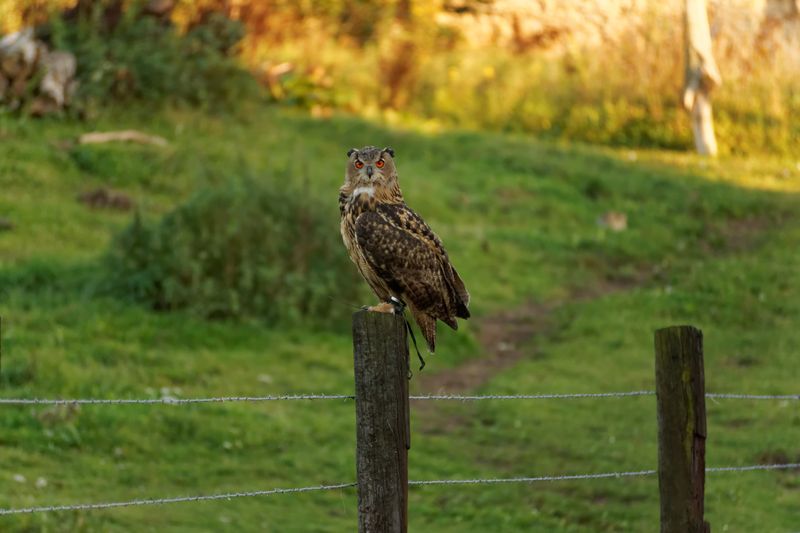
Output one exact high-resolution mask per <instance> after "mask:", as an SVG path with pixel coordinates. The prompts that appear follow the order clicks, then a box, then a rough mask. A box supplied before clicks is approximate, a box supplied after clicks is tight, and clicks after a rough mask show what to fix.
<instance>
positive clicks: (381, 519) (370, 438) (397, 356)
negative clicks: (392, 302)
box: [353, 311, 411, 533]
mask: <svg viewBox="0 0 800 533" xmlns="http://www.w3.org/2000/svg"><path fill="white" fill-rule="evenodd" d="M353 359H354V366H355V380H356V471H357V480H358V531H359V533H406V531H407V530H408V449H409V447H410V442H411V441H410V438H411V437H410V424H409V406H408V345H407V344H406V324H405V319H404V318H403V317H402V316H399V315H394V314H389V313H375V312H370V311H359V312H357V313H355V314H353Z"/></svg>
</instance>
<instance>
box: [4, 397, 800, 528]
mask: <svg viewBox="0 0 800 533" xmlns="http://www.w3.org/2000/svg"><path fill="white" fill-rule="evenodd" d="M655 394H656V393H655V391H650V390H639V391H624V392H600V393H564V394H486V395H459V394H429V395H416V396H410V399H411V400H420V401H464V402H467V401H470V402H471V401H483V400H551V399H580V398H624V397H636V396H655ZM706 397H707V398H715V399H741V400H800V394H774V395H773V394H739V393H707V394H706ZM353 399H355V396H353V395H349V394H293V395H276V396H219V397H206V398H174V397H162V398H72V399H68V398H67V399H52V398H0V404H4V405H98V404H99V405H107V404H112V405H120V404H121V405H131V404H134V405H137V404H138V405H154V404H161V405H184V404H209V403H231V402H271V401H298V400H339V401H341V400H353ZM785 469H800V463H782V464H766V465H750V466H728V467H713V468H706V472H747V471H759V470H761V471H763V470H785ZM656 473H657V471H656V470H639V471H629V472H605V473H590V474H566V475H554V476H537V477H512V478H476V479H434V480H419V481H409V482H408V484H409V486H430V485H478V484H499V483H538V482H550V481H573V480H589V479H608V478H616V479H621V478H628V477H639V476H651V475H654V474H656ZM356 486H357V484H356V483H353V482H350V483H337V484H330V485H315V486H308V487H297V488H276V489H269V490H256V491H243V492H229V493H221V494H210V495H198V496H179V497H167V498H152V499H139V500H130V501H120V502H101V503H81V504H69V505H49V506H40V507H24V508H0V515H15V514H32V513H45V512H56V511H88V510H101V509H113V508H118V507H133V506H144V505H163V504H171V503H186V502H201V501H213V500H232V499H234V498H245V497H256V496H269V495H276V494H291V493H303V492H315V491H327V490H336V489H347V488H353V487H356Z"/></svg>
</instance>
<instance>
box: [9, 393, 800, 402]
mask: <svg viewBox="0 0 800 533" xmlns="http://www.w3.org/2000/svg"><path fill="white" fill-rule="evenodd" d="M655 394H656V392H655V391H651V390H639V391H628V392H593V393H565V394H477V395H462V394H425V395H416V396H409V399H411V400H420V401H426V400H442V401H446V400H454V401H462V402H472V401H483V400H564V399H579V398H624V397H631V396H655ZM706 398H709V399H736V400H800V394H738V393H716V392H713V393H706ZM353 399H355V396H353V395H352V394H288V395H281V396H219V397H209V398H173V397H163V398H108V399H106V398H74V399H69V398H64V399H60V398H0V405H94V404H100V405H102V404H123V405H129V404H143V405H152V404H160V405H183V404H194V403H233V402H274V401H294V400H353Z"/></svg>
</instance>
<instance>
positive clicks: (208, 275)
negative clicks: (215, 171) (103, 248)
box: [106, 181, 361, 321]
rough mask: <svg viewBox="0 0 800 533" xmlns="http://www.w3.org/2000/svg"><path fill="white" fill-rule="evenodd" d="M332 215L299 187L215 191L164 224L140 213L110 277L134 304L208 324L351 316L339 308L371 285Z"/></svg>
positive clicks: (121, 240)
mask: <svg viewBox="0 0 800 533" xmlns="http://www.w3.org/2000/svg"><path fill="white" fill-rule="evenodd" d="M328 213H330V215H331V216H329V215H328ZM332 215H333V208H332V207H330V206H328V205H327V204H323V203H321V201H319V200H317V199H316V198H313V197H310V195H309V192H308V191H305V190H300V189H297V188H291V187H290V188H288V189H278V188H277V187H275V186H268V185H265V184H262V183H256V182H253V181H240V182H236V183H235V184H233V185H229V186H224V187H223V186H218V187H213V188H209V189H207V190H205V191H202V192H200V193H198V194H196V195H195V196H194V197H193V198H191V199H190V200H188V201H187V202H186V203H185V204H183V205H181V206H179V207H178V208H176V209H175V210H174V211H172V212H171V213H169V214H167V215H166V216H164V218H163V219H162V220H161V221H160V222H159V223H157V224H148V223H146V222H145V221H143V220H142V218H141V216H139V215H138V214H137V215H136V216H135V218H134V221H133V223H132V224H131V225H130V226H129V227H128V228H127V229H125V230H124V231H123V232H122V233H121V234H119V235H118V236H117V238H116V239H115V240H114V242H113V244H112V247H111V250H110V253H109V254H108V257H107V261H106V266H107V269H108V270H107V271H108V274H109V280H110V282H111V285H112V287H113V290H114V291H115V292H116V293H117V294H119V295H122V296H124V297H126V298H131V299H134V300H136V301H139V302H144V303H146V304H147V305H150V306H152V307H153V308H155V309H161V310H169V309H187V310H190V311H192V312H195V313H197V314H200V315H201V316H204V317H208V318H234V317H245V316H252V317H261V318H264V319H268V320H281V321H297V320H299V319H302V318H320V319H325V318H330V317H331V316H332V315H334V314H336V315H341V314H342V305H341V303H337V302H336V301H337V300H340V299H342V298H344V300H343V301H350V300H352V299H353V294H354V293H357V292H358V291H359V287H360V285H361V284H360V282H359V281H358V279H357V277H356V275H355V269H354V268H353V265H352V264H351V263H350V261H349V260H348V258H347V254H346V252H345V250H344V247H343V246H342V244H341V241H340V239H339V237H338V230H337V224H336V222H337V221H336V219H335V217H334V216H332Z"/></svg>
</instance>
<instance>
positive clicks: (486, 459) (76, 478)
mask: <svg viewBox="0 0 800 533" xmlns="http://www.w3.org/2000/svg"><path fill="white" fill-rule="evenodd" d="M129 127H130V128H138V129H143V130H146V131H149V132H151V133H156V134H160V135H163V136H165V137H167V138H168V139H169V140H170V141H171V145H170V147H169V148H167V149H158V148H150V147H141V146H133V145H118V146H117V145H115V146H111V145H108V146H97V147H79V146H74V145H71V144H70V143H69V142H68V141H70V140H71V139H74V138H75V137H76V136H77V135H78V134H79V133H82V132H84V131H86V130H88V129H97V130H103V129H122V128H129ZM0 139H2V142H1V143H0V190H1V191H2V193H1V194H0V216H2V217H4V218H7V219H9V220H10V221H11V222H13V224H14V225H15V227H14V229H12V230H10V231H5V232H0V315H2V317H3V361H2V374H0V384H2V394H3V396H6V397H12V396H14V397H34V396H38V397H56V396H64V397H76V396H99V397H159V396H162V395H172V396H181V397H190V396H211V395H257V394H258V395H263V394H284V393H303V392H319V393H348V392H349V391H351V390H352V366H351V365H352V362H351V359H350V347H351V340H350V336H349V325H348V320H349V314H350V313H351V311H352V309H351V307H350V306H349V304H351V303H352V304H360V303H363V302H365V301H371V298H370V297H368V296H366V295H365V293H362V294H359V295H354V296H353V301H352V302H335V303H332V304H331V305H335V306H337V309H339V310H340V314H339V315H338V317H337V319H336V320H335V321H334V323H333V324H332V326H331V328H330V329H326V330H324V331H323V330H315V331H308V330H306V329H304V328H302V327H300V326H281V327H276V326H275V325H274V324H269V323H264V322H259V321H257V320H249V321H238V322H233V321H228V322H226V321H211V322H209V321H205V320H202V319H200V318H198V317H196V316H194V315H191V314H188V313H181V312H175V313H158V312H153V311H151V310H148V309H147V308H144V307H141V306H137V305H133V304H130V303H126V302H124V301H119V300H115V299H113V298H111V297H109V296H106V295H104V294H103V292H102V291H100V290H98V288H97V285H98V281H97V280H98V279H99V278H100V277H101V275H102V271H101V268H102V267H101V264H102V263H101V258H102V255H103V254H104V253H105V250H106V249H107V247H108V244H109V242H110V239H111V237H112V236H113V235H114V234H115V233H116V232H118V231H119V230H120V229H121V228H123V227H124V226H125V225H127V224H128V223H129V222H130V220H131V215H130V214H129V213H119V212H114V211H105V210H90V209H88V208H87V207H86V206H84V205H82V204H81V203H79V202H77V201H76V196H77V195H78V194H79V193H81V192H85V191H86V190H90V189H92V188H95V187H99V186H108V187H112V188H114V189H116V190H120V191H123V192H125V193H126V194H128V195H130V197H131V198H132V199H133V200H134V201H135V202H136V203H137V205H138V206H139V208H140V209H141V210H142V211H143V213H144V215H145V216H147V217H157V216H159V215H160V214H162V213H164V212H166V211H168V210H169V209H171V208H172V207H173V206H174V205H176V204H177V203H179V202H181V201H182V200H183V199H185V198H186V197H188V196H189V195H190V194H191V193H192V192H193V191H195V190H197V189H199V188H202V187H205V186H207V185H208V184H212V183H217V184H218V183H225V182H226V181H228V180H232V179H233V178H234V177H236V176H241V175H251V176H259V177H260V179H264V180H275V181H278V182H279V183H281V182H289V181H297V182H306V183H308V184H310V186H311V187H313V188H314V189H318V190H319V191H321V192H327V194H328V195H329V197H330V199H331V201H330V207H329V209H328V211H326V213H325V216H328V217H329V218H330V225H331V226H330V227H331V231H330V238H331V239H338V238H339V237H338V226H337V224H338V220H337V218H338V213H337V207H336V194H337V188H338V186H339V184H340V182H341V180H342V172H343V165H344V161H345V155H344V153H345V151H346V150H347V148H349V147H350V146H361V145H364V144H381V145H391V146H393V147H394V148H395V149H396V152H397V158H398V165H399V169H400V173H401V184H402V186H403V187H404V191H405V194H406V197H407V200H408V202H409V203H410V204H411V205H412V206H413V207H414V208H415V209H416V210H418V211H419V212H420V213H421V214H422V215H423V216H424V217H425V218H426V219H427V220H428V221H429V222H430V223H431V225H432V226H433V228H434V229H435V230H436V231H437V232H438V233H439V235H440V236H441V237H442V238H443V240H444V242H445V243H446V244H447V246H448V249H449V252H450V255H451V257H452V258H453V261H454V262H455V264H456V265H457V266H458V269H459V271H460V272H461V273H462V275H463V277H464V279H465V280H466V282H467V285H468V287H469V288H470V290H471V292H472V295H473V302H474V303H473V307H472V309H473V311H474V315H475V320H472V321H469V322H467V323H465V324H464V327H463V328H462V329H461V330H460V331H459V332H458V333H457V334H456V333H452V332H449V331H444V330H443V329H440V335H441V340H440V342H439V343H438V344H439V346H440V350H439V353H437V354H436V356H435V357H432V358H430V359H429V360H428V367H427V368H426V370H425V372H432V373H435V372H447V371H450V370H451V369H452V368H455V367H457V366H458V365H459V364H460V363H462V362H464V361H466V360H468V359H473V358H478V357H481V356H482V354H483V352H484V351H485V350H486V349H487V347H483V346H481V344H480V331H479V324H480V321H481V317H486V316H489V315H491V314H493V313H496V312H499V311H503V310H506V309H509V308H515V307H517V306H522V305H530V304H531V302H533V303H534V304H537V303H548V304H550V303H554V302H560V305H555V306H554V307H555V310H554V311H553V312H552V314H551V316H549V317H548V319H547V322H548V325H547V326H546V327H544V326H541V325H539V324H534V326H536V327H537V330H538V331H540V333H539V334H538V335H536V336H535V337H534V338H533V339H532V341H531V343H530V345H528V346H525V349H526V351H527V353H528V354H529V355H528V356H527V357H525V358H523V359H522V360H521V361H520V362H519V363H518V364H516V365H515V366H514V367H513V368H511V369H508V370H505V371H503V372H501V373H499V374H498V375H495V376H488V377H487V378H488V381H487V383H486V384H485V385H483V386H482V387H481V388H480V389H479V391H478V392H486V393H490V392H491V393H535V392H542V393H544V392H597V391H615V390H635V389H652V388H653V383H652V376H653V366H652V365H653V356H652V331H653V329H655V328H657V327H661V326H664V325H669V324H673V323H692V324H694V325H696V326H698V327H700V328H702V329H703V331H704V334H705V339H706V379H707V388H708V390H709V391H711V392H753V393H756V392H757V393H785V394H788V393H797V392H798V391H797V383H798V382H800V379H799V378H800V366H798V363H797V356H798V354H799V353H800V333H799V332H798V329H797V327H796V323H797V317H798V313H800V307H798V304H797V302H798V301H800V268H798V266H800V258H798V252H797V247H796V243H797V241H798V239H800V210H798V206H799V205H798V200H799V198H798V196H797V194H796V191H797V189H798V184H800V169H799V168H797V166H796V165H797V162H796V161H793V160H787V159H777V158H766V157H764V158H761V159H759V160H755V159H748V160H744V159H737V158H724V159H722V160H720V161H717V162H706V161H703V160H699V159H697V158H695V157H693V156H689V155H683V154H678V153H674V152H673V153H670V152H658V151H652V152H643V151H637V152H631V151H616V150H611V149H599V148H588V147H584V146H579V145H568V144H554V143H545V142H538V141H535V140H532V139H529V138H525V137H518V136H508V135H495V134H480V133H463V132H448V131H438V132H431V131H426V130H424V129H421V128H418V129H415V128H411V127H407V128H384V127H381V126H377V125H375V124H373V123H370V122H364V121H360V120H357V119H353V118H343V117H334V118H331V119H325V120H315V119H311V118H308V117H305V116H302V115H299V114H294V113H290V112H286V111H278V110H275V109H261V108H253V109H250V110H248V112H246V113H241V114H239V115H235V116H229V115H211V114H204V113H200V112H192V111H179V110H174V111H166V112H162V113H158V114H148V113H146V112H144V111H143V110H137V109H133V110H128V111H119V110H118V111H115V112H108V113H107V114H105V115H103V116H101V117H99V118H98V120H97V122H96V123H94V124H91V125H87V124H82V123H79V122H72V121H60V120H55V119H45V120H41V121H31V120H27V119H15V118H13V119H12V118H10V117H8V116H4V115H3V116H0ZM612 210H613V211H620V212H624V213H625V214H626V215H627V218H628V226H629V227H628V229H627V230H625V231H622V232H612V231H610V230H608V229H606V228H603V227H600V226H598V224H597V222H596V221H597V219H598V217H600V216H602V214H603V213H605V212H608V211H612ZM342 253H344V249H343V248H342ZM609 284H615V285H616V286H625V287H628V290H625V291H621V292H614V293H608V294H605V293H604V292H603V291H602V290H599V289H596V288H597V287H602V286H606V285H609ZM593 288H595V290H596V291H597V292H598V293H599V294H600V296H599V297H596V298H588V299H587V298H583V299H578V298H575V296H576V295H577V294H580V293H581V292H582V291H583V292H585V291H589V290H593ZM489 348H490V347H489ZM418 387H419V383H418V381H412V388H418ZM797 407H798V406H797V405H796V402H794V403H792V402H741V401H733V400H725V401H723V400H719V401H717V402H709V404H708V411H709V435H710V436H709V443H708V463H709V465H710V466H726V465H744V464H755V463H766V462H780V461H785V460H789V461H795V462H796V461H797V460H800V447H798V442H800V412H799V411H798V408H797ZM415 413H416V414H415V415H414V414H412V417H413V419H414V420H413V423H414V433H413V436H412V443H413V445H412V446H413V447H412V450H411V454H410V463H411V464H410V477H411V478H412V479H435V478H467V477H474V476H481V477H482V476H487V477H505V476H518V475H548V474H561V473H584V472H604V471H615V470H638V469H646V468H652V467H653V466H654V464H655V458H656V440H655V434H656V425H655V424H656V419H655V405H654V400H653V399H652V398H649V397H645V398H632V399H630V398H629V399H609V400H574V401H539V402H482V403H477V404H444V403H443V404H437V405H436V406H435V409H426V410H415ZM354 424H355V420H354V408H353V405H352V403H350V402H346V401H343V402H325V403H313V404H312V403H304V402H274V403H263V404H230V405H196V406H187V407H175V406H156V407H145V406H86V407H83V408H81V409H77V410H76V409H57V408H30V407H8V406H7V407H3V408H2V409H0V472H2V474H0V494H3V495H4V496H3V497H2V498H0V507H23V506H31V505H46V504H51V503H54V504H62V503H74V502H94V501H115V500H126V499H132V498H147V497H159V496H177V495H189V494H209V493H215V492H226V491H239V490H257V489H269V488H273V487H295V486H303V485H313V484H317V483H337V482H344V481H350V480H352V479H353V478H354V460H353V458H354V437H353V436H354ZM40 478H41V480H43V481H38V483H37V480H39V479H40ZM799 496H800V477H798V473H797V472H796V471H790V472H757V473H743V474H735V473H720V474H713V475H709V476H708V481H707V514H708V517H709V520H710V521H711V524H712V526H713V527H714V528H715V530H716V529H720V530H723V531H764V532H772V531H774V532H778V531H787V530H789V529H790V528H792V527H796V525H797V524H798V523H800V511H798V507H797V505H796V502H797V499H798V497H799ZM410 498H411V501H410V519H411V530H412V531H437V532H440V531H441V532H450V531H452V532H471V531H475V532H479V531H522V530H537V531H652V530H653V529H654V528H655V527H656V523H657V518H658V500H657V481H656V479H655V478H654V477H650V478H636V479H624V480H595V481H585V482H559V483H552V484H546V485H545V484H537V485H493V486H459V487H424V488H415V489H412V490H411V494H410ZM355 521H356V495H355V491H353V490H344V491H331V492H325V493H308V494H298V495H278V496H268V497H262V498H252V499H246V498H243V499H235V500H231V501H220V502H207V503H192V504H175V505H171V506H169V507H154V508H125V509H116V510H109V511H90V512H70V513H55V514H36V515H30V516H14V517H0V529H2V530H3V531H97V530H102V531H127V530H137V531H257V530H258V531H281V532H287V531H288V532H292V531H303V532H307V531H319V532H323V531H331V532H334V531H336V532H338V531H352V530H353V529H354V524H355Z"/></svg>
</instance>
